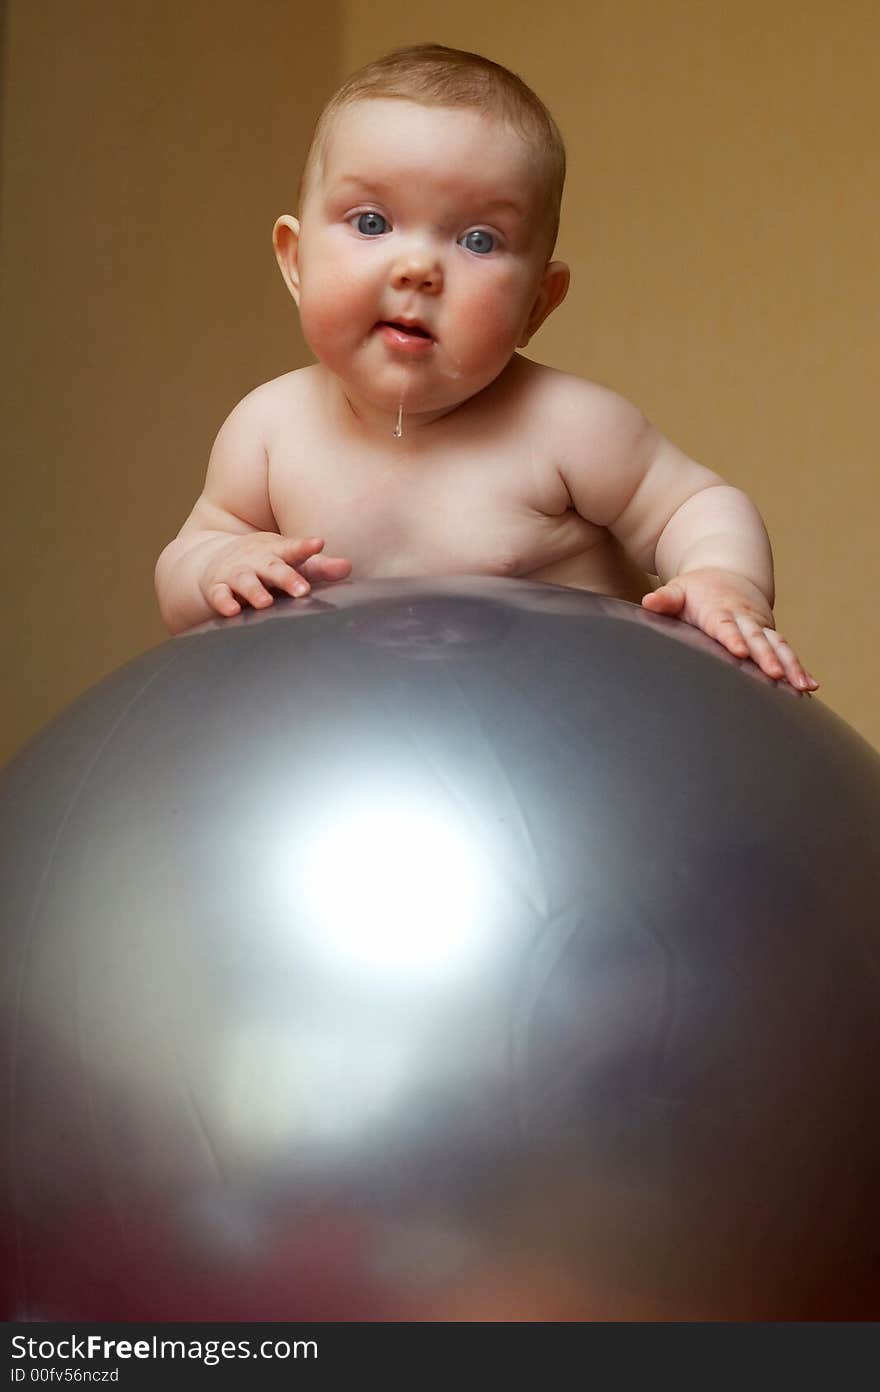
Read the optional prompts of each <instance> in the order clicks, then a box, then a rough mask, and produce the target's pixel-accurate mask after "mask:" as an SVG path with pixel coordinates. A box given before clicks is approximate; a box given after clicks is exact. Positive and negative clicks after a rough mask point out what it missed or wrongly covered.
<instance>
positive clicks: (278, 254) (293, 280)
mask: <svg viewBox="0 0 880 1392" xmlns="http://www.w3.org/2000/svg"><path fill="white" fill-rule="evenodd" d="M272 245H273V246H274V248H275V258H276V260H277V262H278V265H279V266H280V267H281V274H282V275H283V276H284V284H285V285H286V286H287V288H288V290H289V291H290V293H291V295H292V296H293V298H294V299H295V301H296V303H297V305H298V304H299V223H298V222H297V220H296V218H295V217H291V215H290V213H284V214H282V216H281V217H280V218H279V219H278V221H277V222H276V224H275V226H274V227H273V228H272Z"/></svg>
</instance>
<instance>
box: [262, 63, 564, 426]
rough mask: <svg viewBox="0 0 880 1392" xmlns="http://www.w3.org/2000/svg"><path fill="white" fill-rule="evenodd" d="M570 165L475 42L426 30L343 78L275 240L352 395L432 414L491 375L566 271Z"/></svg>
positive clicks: (311, 323)
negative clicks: (465, 48)
mask: <svg viewBox="0 0 880 1392" xmlns="http://www.w3.org/2000/svg"><path fill="white" fill-rule="evenodd" d="M564 178H565V151H564V146H563V143H562V138H561V136H560V134H559V131H558V129H557V127H556V125H555V123H554V121H553V118H552V117H551V116H550V114H549V112H548V111H547V110H546V108H545V107H544V105H543V103H542V102H541V101H540V100H539V99H538V97H537V96H535V94H534V93H533V92H532V91H531V90H530V89H529V88H528V87H527V86H526V85H525V83H524V82H522V81H521V79H520V78H518V77H516V76H515V75H514V74H513V73H511V72H508V70H507V69H506V68H503V67H500V66H499V65H498V64H497V63H493V62H490V61H489V60H488V59H486V58H482V57H480V56H479V55H477V54H471V53H463V52H459V51H457V50H455V49H448V48H443V47H441V46H440V45H437V44H420V45H417V46H415V47H413V48H406V49H399V50H397V51H395V52H394V53H390V54H388V55H387V56H386V57H384V58H380V59H378V60H377V61H376V62H374V63H370V64H369V65H368V66H367V67H365V68H363V69H361V70H360V71H359V72H357V73H355V74H354V75H353V76H352V77H350V78H349V79H348V81H347V82H345V83H344V84H343V86H342V87H341V88H340V89H339V91H338V92H337V93H336V94H335V96H334V97H333V98H332V99H331V101H330V102H329V103H328V105H327V106H326V107H325V109H324V111H323V112H322V114H321V117H320V119H319V121H318V124H317V127H316V129H315V133H314V137H313V139H312V144H311V148H310V150H309V154H308V158H307V160H306V166H305V170H304V173H303V178H302V183H301V186H300V215H299V220H297V219H296V218H293V217H291V216H290V215H285V216H284V217H282V218H279V220H278V222H277V223H276V226H275V248H276V253H277V255H278V260H279V264H280V266H281V269H282V273H283V274H284V277H285V280H286V282H287V284H288V287H289V289H290V291H291V293H292V295H293V297H294V299H295V300H296V302H297V304H298V305H299V308H300V314H301V317H302V324H303V331H304V333H305V336H306V339H307V340H308V342H309V344H310V345H311V347H312V349H313V351H314V352H315V354H316V356H317V357H318V358H319V359H320V360H321V361H322V362H323V363H324V364H325V366H327V367H328V368H329V369H330V371H331V372H332V373H333V374H334V375H335V376H336V377H338V378H339V379H340V381H341V382H342V383H343V384H344V386H345V388H346V392H347V394H348V395H349V400H350V401H351V402H352V404H353V405H354V406H355V408H357V406H358V404H363V405H364V406H365V407H367V406H369V407H370V408H372V409H373V410H376V409H378V410H379V412H380V413H381V412H388V413H393V412H396V410H397V406H398V403H399V402H400V401H401V400H402V401H403V403H404V405H405V408H406V410H407V414H410V415H412V414H415V415H422V416H424V417H425V418H426V419H427V418H430V417H433V416H437V415H442V414H445V413H446V412H448V411H449V410H450V409H452V408H453V407H454V406H456V405H458V404H460V403H461V402H462V401H464V400H466V399H467V398H469V397H470V396H473V395H474V394H475V393H476V392H478V391H480V390H482V389H483V388H484V387H485V386H487V385H488V384H489V383H490V382H492V381H494V379H495V378H496V377H497V376H498V375H499V374H500V372H501V371H502V370H503V369H504V367H505V366H506V365H507V363H508V362H509V361H510V358H511V357H512V356H513V353H514V352H515V350H516V348H517V347H522V346H524V345H525V344H526V343H527V342H528V340H529V338H530V337H531V335H532V334H533V333H534V332H535V330H536V329H537V328H538V326H539V325H540V324H541V323H542V322H543V320H544V319H545V318H546V317H547V315H548V314H549V313H551V311H552V310H553V309H554V308H555V307H556V306H557V305H558V304H559V303H560V302H561V300H562V298H563V297H564V295H565V292H566V289H567V287H568V268H567V267H566V266H564V265H563V264H562V263H561V262H551V261H550V259H549V258H550V256H551V255H552V252H553V247H554V245H555V241H556V233H557V229H558V225H559V206H560V201H561V197H562V187H563V182H564ZM393 324H396V325H397V327H396V328H394V327H392V325H393Z"/></svg>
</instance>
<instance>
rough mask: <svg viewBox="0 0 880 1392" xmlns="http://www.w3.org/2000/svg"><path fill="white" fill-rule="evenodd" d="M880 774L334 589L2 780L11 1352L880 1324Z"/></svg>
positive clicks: (453, 586) (734, 694)
mask: <svg viewBox="0 0 880 1392" xmlns="http://www.w3.org/2000/svg"><path fill="white" fill-rule="evenodd" d="M878 832H880V759H878V757H877V755H876V754H874V753H873V752H872V750H871V749H870V748H869V747H868V745H867V744H866V743H865V742H864V741H863V740H862V739H861V738H860V737H859V736H858V735H857V734H855V732H854V731H853V730H851V729H850V728H849V727H848V726H847V725H846V724H845V723H844V722H843V721H841V720H840V719H839V718H837V717H836V716H835V715H833V714H832V713H831V712H830V711H829V710H828V709H827V708H825V707H824V706H823V705H822V703H821V702H820V701H819V700H816V699H814V698H809V697H805V696H801V695H798V694H797V693H795V692H794V691H793V690H792V689H791V688H790V687H788V686H787V685H785V684H784V683H774V682H772V681H770V680H769V679H767V678H766V677H764V676H762V674H761V673H760V672H758V670H757V669H756V668H755V667H753V666H752V665H751V664H749V663H747V662H739V661H737V660H736V659H734V658H732V657H730V655H729V654H727V653H726V652H725V651H723V650H722V649H721V648H720V647H718V646H717V645H715V644H714V643H712V642H711V641H710V640H709V639H708V638H706V637H705V636H704V635H702V634H699V633H697V632H696V631H695V630H693V629H691V628H689V627H687V626H686V625H684V624H681V623H678V622H676V621H674V620H670V619H666V618H661V617H658V616H656V615H651V614H648V613H646V612H645V611H643V610H641V609H640V608H639V607H637V606H635V605H632V604H627V603H624V602H622V601H618V600H612V599H606V598H603V597H601V596H596V595H591V594H586V593H583V592H581V591H576V590H570V589H565V588H561V587H556V586H548V585H540V584H535V583H531V582H528V581H518V580H504V579H495V578H467V579H465V578H453V579H440V580H436V579H431V580H419V581H409V580H385V581H375V582H365V583H347V584H342V585H338V586H328V587H325V588H323V589H321V590H319V591H316V592H315V594H314V595H313V596H312V597H311V598H309V599H308V600H306V601H297V602H293V601H288V600H279V601H278V602H277V603H276V605H275V606H274V607H273V608H272V609H271V610H270V611H268V612H263V613H256V612H249V613H247V614H245V615H243V616H242V617H241V618H239V619H237V620H234V621H220V620H218V621H216V622H212V623H208V624H206V625H204V626H203V627H202V628H200V629H198V630H195V631H193V632H191V633H189V634H186V635H184V636H182V637H178V638H175V639H173V640H170V641H168V642H166V643H164V644H163V645H162V646H160V647H158V648H156V649H155V650H154V651H152V652H149V653H147V654H146V655H144V656H143V657H140V658H138V659H137V660H135V661H134V662H132V663H130V664H129V665H128V666H126V667H124V668H122V669H121V670H120V671H119V672H117V673H115V674H114V675H113V676H111V677H109V678H108V679H107V680H106V681H104V682H102V683H101V684H100V685H99V686H97V687H96V688H95V689H94V690H92V691H91V692H89V693H88V694H87V695H85V696H84V697H83V698H82V699H81V700H79V701H78V702H77V703H76V704H75V705H74V706H73V707H72V708H71V709H70V710H69V711H67V712H66V713H65V714H64V715H62V716H61V717H60V718H59V719H58V720H56V721H55V722H54V724H52V725H51V726H50V727H49V728H48V729H46V731H45V732H44V733H43V734H42V735H41V736H40V737H39V738H37V739H36V740H35V741H34V742H33V743H32V744H31V745H30V746H29V747H28V748H27V749H26V750H25V751H24V752H23V753H22V754H21V755H20V756H19V757H18V758H17V759H16V760H15V761H14V762H13V763H12V765H11V766H10V767H9V768H8V770H7V772H6V773H5V775H4V779H3V782H2V836H0V845H2V856H3V872H2V884H3V888H2V912H3V922H4V925H5V926H4V935H5V938H4V943H5V946H4V967H3V977H2V1019H3V1034H2V1041H3V1042H2V1086H3V1096H4V1098H5V1099H6V1104H7V1106H8V1109H9V1110H8V1113H7V1115H8V1121H9V1140H10V1144H9V1146H8V1148H7V1150H6V1152H5V1155H6V1162H5V1165H6V1168H5V1171H4V1174H3V1177H2V1181H0V1193H2V1206H3V1212H2V1214H0V1217H2V1220H3V1221H2V1230H3V1234H4V1241H5V1242H6V1244H7V1251H6V1252H5V1253H4V1256H5V1261H4V1264H3V1265H4V1270H5V1271H6V1273H7V1277H6V1285H5V1290H4V1302H5V1311H4V1313H5V1314H6V1317H7V1318H12V1319H19V1320H52V1321H74V1320H113V1321H121V1320H344V1321H354V1320H358V1321H364V1320H393V1321H405V1320H457V1319H467V1320H606V1319H614V1320H617V1319H624V1320H629V1319H632V1320H643V1319H644V1320H662V1319H675V1320H702V1319H744V1320H770V1319H773V1320H778V1319H830V1318H838V1319H840V1318H843V1319H863V1318H864V1319H867V1318H870V1317H876V1316H877V1314H878V1313H880V1305H878V1295H880V1274H878V1248H880V1240H878V1239H880V1199H878V1195H880V1186H878V1175H880V1099H878V1079H877V1069H878V1062H880V1009H878V1004H880V926H878V925H880V912H878V910H880V856H878Z"/></svg>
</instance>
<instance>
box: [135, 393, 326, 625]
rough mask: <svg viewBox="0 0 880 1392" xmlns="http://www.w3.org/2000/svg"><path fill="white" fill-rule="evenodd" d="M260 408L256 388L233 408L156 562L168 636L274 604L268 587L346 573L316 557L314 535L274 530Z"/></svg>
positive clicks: (305, 588)
mask: <svg viewBox="0 0 880 1392" xmlns="http://www.w3.org/2000/svg"><path fill="white" fill-rule="evenodd" d="M266 409H267V408H266V404H265V400H264V399H263V398H261V396H260V393H259V389H258V391H257V392H252V393H251V394H250V396H246V397H245V399H244V400H243V401H241V402H239V404H238V405H237V406H236V407H235V409H234V411H232V413H231V414H230V416H229V417H228V418H227V420H226V421H225V423H224V424H223V426H222V427H221V429H220V433H219V434H218V436H217V439H216V440H215V442H214V448H213V449H212V451H211V458H210V460H209V462H208V472H207V477H206V479H205V486H204V489H203V490H202V494H201V496H200V497H199V499H198V501H197V502H196V505H195V507H194V508H193V510H192V512H191V513H190V515H189V517H188V518H187V520H186V521H185V522H184V524H183V526H182V527H181V529H180V532H179V533H178V535H177V536H176V537H175V539H174V541H172V542H170V543H169V545H168V546H166V547H165V550H164V551H163V552H162V554H161V556H160V557H159V560H158V561H157V563H156V577H155V579H156V594H157V596H158V600H159V610H160V613H161V615H162V618H163V619H164V621H165V624H166V626H167V627H168V629H169V630H170V631H171V633H182V632H183V631H184V630H185V629H187V628H192V627H194V625H196V624H199V623H203V622H204V621H205V620H206V619H210V618H216V617H217V615H221V616H222V617H225V618H232V617H233V616H234V615H235V614H238V613H240V612H241V609H242V605H243V604H250V605H253V607H254V608H256V609H263V608H265V607H266V606H267V605H269V604H272V603H273V598H272V594H271V593H270V590H269V589H268V588H267V586H271V588H272V589H275V590H282V591H285V592H286V593H287V594H290V595H294V596H301V595H305V594H308V592H309V589H310V584H309V582H310V580H342V579H344V578H345V576H347V575H348V574H349V573H350V571H351V564H350V562H349V561H347V560H344V559H343V558H342V557H331V556H321V555H319V554H318V553H319V552H320V551H321V549H322V547H323V545H324V542H323V540H322V539H321V538H320V537H304V538H299V539H297V538H293V537H283V536H280V535H279V533H278V528H277V523H276V521H275V518H274V516H273V513H272V506H271V503H270V501H269V486H268V457H267V453H266V447H265V444H264V441H265V438H266V430H265V424H266V421H265V411H266ZM294 567H296V568H294Z"/></svg>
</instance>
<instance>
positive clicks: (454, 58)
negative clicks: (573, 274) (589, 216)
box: [299, 43, 565, 258]
mask: <svg viewBox="0 0 880 1392" xmlns="http://www.w3.org/2000/svg"><path fill="white" fill-rule="evenodd" d="M380 97H381V98H389V97H390V98H392V99H396V100H398V101H412V102H418V103H419V104H420V105H422V106H445V107H466V108H467V107H469V108H471V109H472V110H474V111H479V112H481V113H482V114H484V115H486V116H490V117H494V118H495V119H498V120H502V121H505V122H506V123H507V124H508V125H509V126H511V127H512V128H513V129H514V130H515V131H516V132H517V133H518V134H519V135H520V136H521V137H522V139H523V140H524V141H525V142H526V143H527V144H528V145H529V146H531V148H532V149H533V150H534V151H535V154H536V156H537V158H538V160H539V161H540V164H541V166H542V167H543V170H544V175H545V191H546V212H547V220H548V227H547V232H548V242H549V246H548V252H547V255H548V258H549V256H550V255H551V254H552V251H553V247H554V245H555V243H556V236H557V233H558V231H559V209H560V204H561V202H562V189H563V185H564V183H565V145H564V143H563V140H562V136H561V134H560V132H559V128H558V126H557V125H556V122H555V121H554V120H553V117H552V116H551V115H550V112H549V111H548V110H547V108H546V106H545V105H544V103H543V102H542V101H541V99H540V97H538V96H536V94H535V93H534V92H533V91H532V89H531V87H528V86H527V85H526V83H525V82H523V80H522V78H520V77H517V75H516V73H512V72H510V70H509V69H508V68H504V67H502V66H501V64H500V63H493V62H492V60H491V59H490V58H484V57H482V55H481V54H479V53H467V52H465V51H464V50H462V49H457V48H445V47H444V46H443V45H442V44H435V43H424V44H413V45H411V46H409V47H407V48H396V49H394V50H393V51H392V52H391V53H387V54H385V56H384V57H382V58H377V59H375V60H374V61H373V62H372V63H368V64H367V65H366V67H363V68H359V69H358V71H357V72H355V73H352V75H351V76H350V77H349V78H347V79H346V81H345V82H344V83H343V84H342V86H341V87H340V88H339V89H338V91H337V92H335V93H334V95H333V96H332V97H331V98H330V100H329V102H328V103H327V105H326V106H325V107H324V110H323V111H322V112H321V115H320V116H319V118H318V122H317V125H316V126H315V130H314V133H313V135H312V142H311V145H310V146H309V152H308V155H307V156H306V163H305V168H304V170H303V175H302V180H301V182H300V190H299V202H300V207H302V204H303V201H304V200H305V198H306V197H307V196H308V192H309V188H310V184H311V180H312V178H313V176H314V172H315V169H316V168H317V167H318V166H319V165H320V162H321V159H322V157H323V153H324V149H325V147H326V144H327V138H328V135H329V132H330V128H331V126H332V124H333V121H334V119H335V118H336V116H338V114H339V112H340V111H342V110H343V109H344V108H345V107H348V106H352V105H353V104H354V103H355V102H359V101H369V100H370V99H371V98H380Z"/></svg>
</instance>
